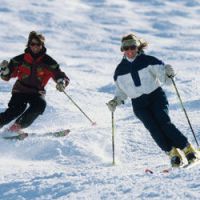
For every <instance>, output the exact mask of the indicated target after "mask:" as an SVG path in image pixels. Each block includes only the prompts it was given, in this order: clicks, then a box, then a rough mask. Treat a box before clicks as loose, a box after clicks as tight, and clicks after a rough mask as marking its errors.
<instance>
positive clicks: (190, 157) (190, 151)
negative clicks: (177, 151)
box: [183, 144, 199, 164]
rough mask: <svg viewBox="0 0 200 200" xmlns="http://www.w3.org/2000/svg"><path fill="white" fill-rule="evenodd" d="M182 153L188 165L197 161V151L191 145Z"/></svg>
mask: <svg viewBox="0 0 200 200" xmlns="http://www.w3.org/2000/svg"><path fill="white" fill-rule="evenodd" d="M183 152H184V154H185V157H186V158H187V161H188V164H191V163H193V162H195V161H196V160H197V159H199V157H198V155H197V154H198V153H197V150H196V149H195V148H194V147H193V146H192V145H191V144H188V145H187V146H186V147H185V148H184V149H183Z"/></svg>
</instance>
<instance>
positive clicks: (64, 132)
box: [3, 129, 70, 140]
mask: <svg viewBox="0 0 200 200" xmlns="http://www.w3.org/2000/svg"><path fill="white" fill-rule="evenodd" d="M69 133H70V129H66V130H61V131H56V132H49V133H45V134H40V135H39V134H36V133H24V132H22V133H20V134H18V135H14V136H4V137H3V139H6V140H24V139H25V138H27V137H47V136H52V137H65V136H67V135H68V134H69Z"/></svg>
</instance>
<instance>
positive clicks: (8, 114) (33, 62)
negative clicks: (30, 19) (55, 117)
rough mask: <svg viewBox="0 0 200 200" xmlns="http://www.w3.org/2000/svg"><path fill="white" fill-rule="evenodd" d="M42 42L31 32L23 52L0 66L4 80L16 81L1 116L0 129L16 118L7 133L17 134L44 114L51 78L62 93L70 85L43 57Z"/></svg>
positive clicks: (45, 57)
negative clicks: (46, 91)
mask: <svg viewBox="0 0 200 200" xmlns="http://www.w3.org/2000/svg"><path fill="white" fill-rule="evenodd" d="M44 42H45V38H44V36H43V35H42V34H39V33H37V32H35V31H32V32H30V34H29V37H28V42H27V48H26V49H25V52H24V53H23V54H21V55H18V56H16V57H14V58H12V59H11V60H10V62H7V61H5V60H4V61H3V62H2V63H1V64H0V69H1V78H2V79H3V80H5V81H9V80H10V79H11V78H17V81H16V82H15V84H14V86H13V89H12V97H11V99H10V101H9V103H8V108H7V109H6V110H5V111H4V112H2V113H0V128H1V127H3V126H4V125H6V124H8V123H9V122H11V121H12V120H14V119H16V120H15V123H14V124H13V125H12V126H11V127H10V128H9V131H13V132H17V133H20V131H21V129H23V128H26V127H28V126H29V125H31V124H32V123H33V121H34V120H35V119H36V118H37V117H38V116H39V115H41V114H42V113H43V112H44V110H45V107H46V101H45V98H44V96H45V89H44V87H45V85H46V84H47V82H48V81H49V79H50V78H53V80H54V81H55V82H56V83H57V85H56V88H57V89H58V90H59V91H61V92H62V91H63V90H64V89H65V87H66V86H67V85H68V84H69V78H68V77H67V76H66V75H65V73H64V72H62V71H61V70H60V68H59V65H58V63H57V62H56V61H55V60H54V59H53V58H51V57H50V56H49V55H47V54H46V48H45V43H44Z"/></svg>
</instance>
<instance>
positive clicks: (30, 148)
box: [0, 0, 200, 200]
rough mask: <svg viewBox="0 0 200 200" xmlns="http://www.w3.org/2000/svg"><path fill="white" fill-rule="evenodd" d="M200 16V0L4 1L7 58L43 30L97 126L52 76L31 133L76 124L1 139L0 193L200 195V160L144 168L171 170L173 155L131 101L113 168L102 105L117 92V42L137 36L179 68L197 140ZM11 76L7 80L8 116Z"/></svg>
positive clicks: (179, 118) (183, 125)
mask: <svg viewBox="0 0 200 200" xmlns="http://www.w3.org/2000/svg"><path fill="white" fill-rule="evenodd" d="M199 18H200V2H199V1H198V0H173V1H172V0H166V1H162V0H134V1H133V0H117V1H114V0H99V1H97V0H73V1H64V0H43V1H34V0H21V1H17V0H9V1H6V0H1V5H0V28H1V32H0V43H1V49H0V60H3V59H10V58H12V57H14V56H16V55H18V54H21V53H22V52H23V50H24V48H25V45H26V42H27V37H28V34H29V32H30V31H32V30H36V31H39V32H42V33H44V35H45V36H46V46H47V49H48V54H50V55H51V56H52V57H53V58H55V59H56V60H57V61H58V62H59V63H60V65H61V68H62V70H63V71H65V72H66V74H67V75H68V76H69V77H70V79H71V83H70V85H69V87H68V88H67V89H66V92H67V94H68V95H70V96H71V97H72V98H73V100H74V101H75V102H76V103H77V104H78V105H79V106H80V107H81V108H82V109H83V111H84V112H86V114H87V115H88V116H89V117H90V118H91V119H92V120H93V121H96V122H97V125H96V126H92V125H91V123H90V122H89V120H87V119H86V118H85V116H84V115H83V114H82V113H81V112H80V111H79V110H78V109H77V108H76V107H75V106H74V105H73V103H72V102H71V101H70V100H69V99H68V98H67V97H66V96H65V95H64V93H59V92H58V91H56V89H55V83H54V82H53V81H50V83H49V85H48V86H47V88H46V89H47V96H46V99H47V102H48V106H47V108H46V110H45V113H44V114H43V115H42V116H40V117H39V118H38V119H37V120H36V121H35V123H34V124H32V125H31V126H30V127H28V128H27V129H26V131H27V132H31V133H35V132H36V133H38V134H44V133H46V132H50V131H57V130H61V129H65V128H70V129H71V133H70V135H69V136H68V137H66V138H53V137H32V138H31V137H30V138H28V139H26V140H24V141H18V142H16V141H7V140H3V139H1V138H0V199H2V200H12V199H13V200H26V199H27V200H52V199H59V200H68V199H69V200H93V199H95V200H97V199H98V200H100V199H101V200H107V199H109V200H112V199H113V200H114V199H115V200H130V199H159V200H160V199H184V200H185V199H192V200H193V199H200V184H199V179H200V174H199V169H200V168H199V167H198V166H196V167H194V168H192V169H187V170H174V171H172V172H171V173H169V174H160V173H155V174H145V172H144V171H145V169H146V168H150V169H152V170H155V171H159V170H161V169H163V168H165V167H166V166H168V165H169V159H168V157H167V156H166V155H165V154H164V153H163V152H162V151H161V150H160V149H159V148H158V147H157V145H156V144H155V143H154V141H153V140H152V138H151V137H150V134H149V133H148V132H147V131H146V130H145V128H144V127H143V125H142V124H141V123H140V122H139V120H138V119H136V117H135V116H134V114H133V112H132V107H131V103H130V101H127V102H126V104H125V105H124V106H120V107H119V108H118V109H117V111H116V112H115V125H116V129H115V148H116V149H115V150H116V152H115V155H116V163H117V164H116V165H115V166H112V143H111V133H112V132H111V114H110V112H109V111H108V109H107V107H106V105H105V103H106V102H108V101H109V100H110V99H111V98H112V97H113V93H114V83H113V79H112V76H113V72H114V70H115V67H116V65H117V64H118V63H119V61H120V60H121V57H122V54H121V52H120V39H121V37H122V35H124V34H127V33H130V32H135V33H136V34H137V35H139V36H140V37H142V38H144V39H145V40H147V41H148V43H149V48H148V49H147V53H150V54H151V55H154V56H156V57H158V58H160V59H162V60H163V61H164V62H165V63H170V64H172V65H173V66H174V69H175V71H176V72H177V76H176V84H177V87H178V89H179V92H180V94H181V97H182V100H183V102H184V105H185V108H186V110H187V113H188V116H189V118H190V120H191V123H192V126H193V129H194V131H195V133H196V135H197V139H198V140H200V134H199V130H200V127H199V116H200V111H199V108H200V101H199V94H200V91H199V85H200V80H199V76H200V70H199V61H200V41H199V35H200V25H199ZM14 81H15V80H12V81H10V82H4V81H2V80H1V81H0V111H1V112H2V111H3V110H4V109H5V108H6V107H7V103H8V101H9V99H10V96H11V93H10V91H11V88H12V85H13V83H14ZM164 89H165V91H166V93H167V96H168V99H169V102H170V116H171V118H172V120H173V122H174V123H175V124H176V125H177V127H178V128H179V129H180V130H181V131H182V132H183V133H184V134H185V135H187V137H188V138H189V140H190V141H191V142H192V143H193V144H194V145H195V141H194V137H193V136H192V133H191V131H190V128H189V126H188V123H187V121H186V118H185V115H184V113H183V111H182V110H181V107H180V103H179V100H178V98H177V95H176V93H175V90H174V88H173V86H170V87H165V86H164ZM5 128H6V127H4V128H3V129H1V130H0V133H1V134H3V132H4V130H5Z"/></svg>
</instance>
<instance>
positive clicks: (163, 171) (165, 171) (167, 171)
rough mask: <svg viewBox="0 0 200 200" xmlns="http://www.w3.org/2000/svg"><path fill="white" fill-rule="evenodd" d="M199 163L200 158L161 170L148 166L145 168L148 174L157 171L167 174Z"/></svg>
mask: <svg viewBox="0 0 200 200" xmlns="http://www.w3.org/2000/svg"><path fill="white" fill-rule="evenodd" d="M199 164H200V159H196V160H195V161H194V162H192V163H190V164H189V163H187V164H183V165H181V166H180V167H169V168H166V169H163V170H159V171H157V172H155V171H153V170H151V169H149V168H147V169H145V173H146V174H155V173H159V174H167V173H169V172H171V171H174V170H182V169H191V168H193V167H195V166H197V165H199Z"/></svg>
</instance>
